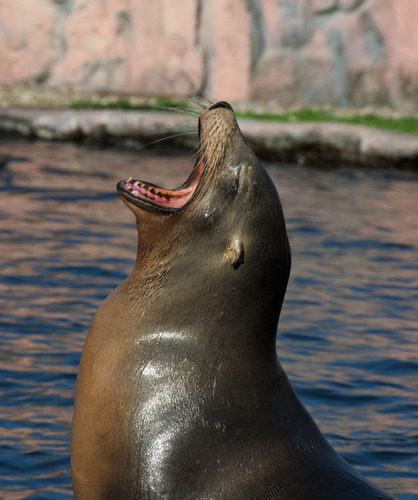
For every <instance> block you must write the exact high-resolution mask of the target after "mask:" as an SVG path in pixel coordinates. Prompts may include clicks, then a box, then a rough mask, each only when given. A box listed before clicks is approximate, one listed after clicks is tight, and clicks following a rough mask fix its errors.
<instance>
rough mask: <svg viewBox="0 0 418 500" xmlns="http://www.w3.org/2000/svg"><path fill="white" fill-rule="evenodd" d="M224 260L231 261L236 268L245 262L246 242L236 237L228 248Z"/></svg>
mask: <svg viewBox="0 0 418 500" xmlns="http://www.w3.org/2000/svg"><path fill="white" fill-rule="evenodd" d="M224 262H229V263H230V264H231V266H232V267H233V268H234V269H238V268H239V266H240V265H241V264H244V244H243V242H242V240H241V239H240V238H236V239H234V240H233V241H232V242H231V244H230V245H229V247H228V248H227V249H226V252H225V253H224Z"/></svg>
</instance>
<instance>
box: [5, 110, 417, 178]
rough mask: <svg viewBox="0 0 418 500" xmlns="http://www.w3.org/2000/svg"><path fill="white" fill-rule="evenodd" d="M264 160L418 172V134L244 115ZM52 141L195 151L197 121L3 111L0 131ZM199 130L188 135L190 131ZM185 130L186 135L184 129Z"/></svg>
mask: <svg viewBox="0 0 418 500" xmlns="http://www.w3.org/2000/svg"><path fill="white" fill-rule="evenodd" d="M239 124H240V128H241V130H242V132H243V134H244V136H245V138H246V140H247V142H248V144H249V146H250V147H251V148H252V149H253V150H254V151H255V153H256V154H257V155H258V156H259V157H260V158H261V159H268V160H274V161H283V162H289V163H297V164H303V165H307V166H309V165H321V166H331V167H336V166H338V165H348V164H350V165H357V166H367V167H368V168H369V167H372V166H377V167H384V166H389V167H398V168H408V169H413V170H418V137H416V136H413V135H406V134H399V133H396V132H389V131H386V130H379V129H373V128H368V127H359V126H353V125H347V124H343V123H279V122H271V121H261V120H254V119H240V120H239ZM1 131H4V132H9V133H18V134H22V135H25V136H29V137H37V138H41V139H48V140H74V139H80V140H85V141H90V142H96V143H105V144H123V145H126V146H129V147H136V148H138V147H142V146H143V145H149V144H150V143H152V142H154V141H156V140H159V139H167V138H168V140H165V141H164V144H166V145H167V144H170V143H171V144H175V145H177V146H185V147H187V148H188V149H189V150H191V149H193V148H194V147H195V146H196V143H197V130H196V120H195V119H193V118H191V117H190V116H185V115H179V114H176V113H170V112H155V111H135V112H133V111H118V110H106V111H103V110H101V111H100V110H65V111H59V110H49V111H42V110H33V109H32V110H31V109H19V108H17V109H13V108H11V109H0V132H1ZM192 131H193V132H195V133H194V134H190V132H192ZM185 132H186V133H185Z"/></svg>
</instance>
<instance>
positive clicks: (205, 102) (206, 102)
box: [186, 96, 216, 110]
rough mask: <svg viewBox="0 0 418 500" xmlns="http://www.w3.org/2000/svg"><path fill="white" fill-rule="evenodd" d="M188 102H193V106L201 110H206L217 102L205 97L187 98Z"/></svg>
mask: <svg viewBox="0 0 418 500" xmlns="http://www.w3.org/2000/svg"><path fill="white" fill-rule="evenodd" d="M186 100H187V101H190V102H192V103H193V104H196V105H197V106H198V107H199V108H200V110H204V109H206V108H207V107H209V106H210V105H212V104H214V102H216V101H213V100H211V99H208V98H207V97H203V96H193V97H187V98H186Z"/></svg>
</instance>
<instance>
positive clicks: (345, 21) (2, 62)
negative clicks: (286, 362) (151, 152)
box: [0, 0, 418, 112]
mask: <svg viewBox="0 0 418 500" xmlns="http://www.w3.org/2000/svg"><path fill="white" fill-rule="evenodd" d="M417 22H418V2H417V0H402V1H396V2H395V1H393V0H367V2H365V1H364V0H310V1H309V2H308V1H306V0H246V1H243V0H212V1H210V2H205V1H203V0H170V1H167V0H153V1H150V0H135V2H132V1H130V0H106V2H104V1H102V0H72V1H71V2H70V1H65V0H61V1H58V0H55V1H52V0H19V1H17V0H15V1H11V0H0V83H6V84H13V83H15V82H25V81H36V82H40V83H43V84H45V85H49V86H55V87H72V88H74V89H84V90H89V91H105V92H118V93H136V94H154V95H155V94H161V95H180V96H186V95H190V94H203V95H206V96H208V97H211V98H214V99H216V98H221V99H227V100H232V101H239V100H246V99H252V98H257V99H267V98H268V99H277V100H278V101H279V102H280V103H282V104H283V105H286V106H287V105H295V104H301V103H302V104H303V103H310V104H333V105H337V106H338V105H339V106H346V105H359V106H364V105H369V104H372V105H385V106H395V107H398V108H401V109H403V110H405V111H410V112H413V111H418V50H417V47H418V30H416V25H417Z"/></svg>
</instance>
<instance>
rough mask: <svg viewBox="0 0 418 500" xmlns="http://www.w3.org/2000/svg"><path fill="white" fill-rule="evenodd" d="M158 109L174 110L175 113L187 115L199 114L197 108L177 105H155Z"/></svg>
mask: <svg viewBox="0 0 418 500" xmlns="http://www.w3.org/2000/svg"><path fill="white" fill-rule="evenodd" d="M156 107H157V108H158V109H165V110H167V111H174V112H176V113H183V114H185V115H188V116H198V115H199V114H200V112H199V110H198V109H196V108H185V107H181V106H179V107H177V106H156Z"/></svg>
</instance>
